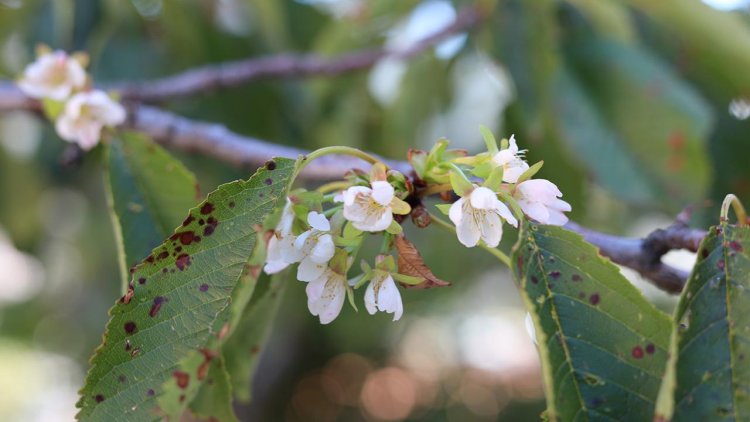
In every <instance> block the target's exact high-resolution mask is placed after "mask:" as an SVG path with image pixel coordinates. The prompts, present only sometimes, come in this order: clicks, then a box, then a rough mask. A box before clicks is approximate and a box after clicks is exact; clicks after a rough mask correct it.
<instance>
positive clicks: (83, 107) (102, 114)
mask: <svg viewBox="0 0 750 422" xmlns="http://www.w3.org/2000/svg"><path fill="white" fill-rule="evenodd" d="M124 121H125V109H124V108H123V107H122V106H121V105H120V104H119V103H117V102H115V101H113V100H112V99H111V98H109V96H108V95H107V94H106V93H104V92H103V91H90V92H82V93H79V94H75V95H74V96H73V97H71V98H70V99H69V100H68V102H67V103H65V109H64V110H63V112H62V114H61V115H60V117H58V119H57V123H56V125H55V128H56V129H57V134H58V135H60V137H61V138H63V139H64V140H66V141H68V142H74V143H77V144H78V145H79V146H80V147H81V148H83V149H84V150H90V149H91V148H93V147H95V146H96V144H97V143H99V138H100V136H101V132H102V129H103V128H104V127H113V126H117V125H119V124H121V123H122V122H124Z"/></svg>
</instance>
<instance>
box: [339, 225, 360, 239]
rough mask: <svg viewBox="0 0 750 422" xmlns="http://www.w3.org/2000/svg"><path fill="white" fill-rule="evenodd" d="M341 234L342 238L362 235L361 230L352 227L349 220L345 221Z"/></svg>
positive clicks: (353, 237)
mask: <svg viewBox="0 0 750 422" xmlns="http://www.w3.org/2000/svg"><path fill="white" fill-rule="evenodd" d="M342 236H343V237H344V239H355V238H358V237H360V236H362V230H360V229H358V228H356V227H354V224H352V222H351V221H347V223H346V224H345V225H344V230H343V233H342Z"/></svg>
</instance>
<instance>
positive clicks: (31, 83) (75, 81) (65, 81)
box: [18, 50, 86, 101]
mask: <svg viewBox="0 0 750 422" xmlns="http://www.w3.org/2000/svg"><path fill="white" fill-rule="evenodd" d="M85 84H86V71H85V70H84V69H83V66H81V64H80V63H79V62H78V61H77V60H75V59H74V58H72V57H70V56H68V55H67V54H66V53H65V52H64V51H60V50H57V51H54V52H49V53H46V54H42V55H41V56H39V57H38V58H37V59H36V61H34V62H33V63H31V64H29V65H28V66H26V69H25V70H24V72H23V76H22V77H21V79H20V80H19V81H18V87H19V88H21V90H22V91H23V92H24V93H25V94H26V95H28V96H29V97H32V98H37V99H42V98H49V99H51V100H55V101H63V100H65V99H66V98H68V97H69V96H70V95H71V94H72V93H73V92H74V91H75V90H77V89H81V88H83V86H84V85H85Z"/></svg>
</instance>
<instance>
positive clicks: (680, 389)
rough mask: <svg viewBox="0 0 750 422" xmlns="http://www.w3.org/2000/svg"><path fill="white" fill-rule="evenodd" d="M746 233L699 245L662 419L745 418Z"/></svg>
mask: <svg viewBox="0 0 750 422" xmlns="http://www.w3.org/2000/svg"><path fill="white" fill-rule="evenodd" d="M748 251H750V228H748V227H737V226H734V225H731V224H728V223H726V222H724V223H722V224H720V225H719V226H717V227H713V228H712V229H711V230H710V231H709V234H708V236H707V237H706V238H705V239H704V240H703V243H702V244H701V247H700V249H699V251H698V257H699V258H698V259H699V261H698V263H697V264H696V265H695V268H694V269H693V272H692V274H691V275H690V278H689V279H688V282H687V285H686V286H685V290H684V291H683V293H682V296H681V297H680V303H679V305H678V307H677V311H676V313H675V318H674V328H673V333H672V336H673V338H672V350H671V353H670V354H671V358H670V361H669V369H668V370H667V374H668V376H667V377H665V382H664V385H663V386H662V391H661V393H660V395H659V406H658V409H657V411H658V416H659V417H661V418H662V419H663V420H676V421H679V420H701V421H718V420H732V421H743V420H748V419H750V253H749V252H748Z"/></svg>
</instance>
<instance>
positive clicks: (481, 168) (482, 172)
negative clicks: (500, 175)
mask: <svg viewBox="0 0 750 422" xmlns="http://www.w3.org/2000/svg"><path fill="white" fill-rule="evenodd" d="M496 167H497V166H495V165H494V164H492V163H491V162H489V161H485V162H483V163H482V164H479V165H477V166H475V167H474V168H473V169H471V174H473V175H474V176H477V177H481V178H482V179H486V178H488V177H490V174H491V173H492V170H493V169H494V168H496Z"/></svg>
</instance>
